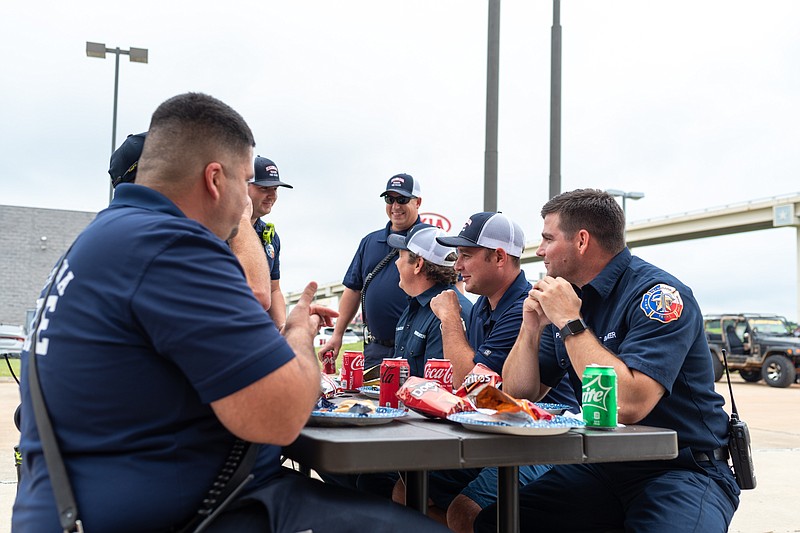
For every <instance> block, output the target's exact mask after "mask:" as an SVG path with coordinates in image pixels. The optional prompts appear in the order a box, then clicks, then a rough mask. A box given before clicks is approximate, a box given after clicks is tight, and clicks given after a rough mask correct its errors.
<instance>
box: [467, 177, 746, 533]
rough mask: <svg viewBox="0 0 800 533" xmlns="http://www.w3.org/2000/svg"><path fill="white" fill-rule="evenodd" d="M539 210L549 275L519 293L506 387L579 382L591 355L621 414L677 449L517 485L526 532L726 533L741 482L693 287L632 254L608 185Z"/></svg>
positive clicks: (566, 469) (488, 515)
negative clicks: (670, 455) (673, 436)
mask: <svg viewBox="0 0 800 533" xmlns="http://www.w3.org/2000/svg"><path fill="white" fill-rule="evenodd" d="M541 214H542V218H543V219H544V228H543V230H542V242H541V244H540V246H539V249H538V250H537V251H536V253H537V255H538V256H539V257H541V258H542V259H543V260H544V264H545V267H546V268H547V276H545V277H544V278H543V279H541V280H539V281H538V282H536V284H535V285H534V287H533V289H532V290H531V291H530V294H529V296H528V298H527V299H526V300H525V304H524V311H523V321H522V327H521V328H520V331H519V338H518V339H517V341H516V343H515V345H514V348H513V349H512V350H511V353H510V354H509V356H508V359H507V360H506V364H505V367H504V368H503V389H504V390H505V392H507V393H509V394H511V395H513V396H516V397H524V398H528V399H530V400H538V399H539V398H541V397H542V396H543V395H544V394H545V393H546V392H547V391H548V389H549V387H551V386H554V385H556V384H557V383H559V381H560V380H562V379H563V378H564V376H565V375H566V376H568V377H569V378H570V379H571V380H572V383H573V387H574V388H575V391H576V392H577V391H580V390H581V377H582V375H583V372H584V370H585V369H586V367H587V366H589V365H592V364H598V365H601V366H611V367H613V368H614V370H615V372H616V374H617V394H618V405H619V412H618V417H619V422H620V423H622V424H643V425H647V426H656V427H665V428H671V429H674V430H675V431H676V432H677V434H678V448H679V453H678V457H677V458H676V459H673V460H671V461H649V462H648V461H643V462H621V463H601V464H577V465H556V466H554V467H553V469H552V470H550V471H549V472H547V473H546V474H544V475H543V476H541V477H540V478H539V479H537V480H536V481H534V482H533V483H530V484H528V485H526V486H525V487H523V488H522V489H520V495H519V496H520V522H521V526H522V527H521V529H522V530H524V531H533V530H537V531H610V530H620V529H625V530H627V531H648V532H650V531H663V532H667V531H670V532H671V531H703V532H724V531H727V529H728V526H729V524H730V521H731V518H732V517H733V514H734V512H735V510H736V508H737V506H738V504H739V488H738V487H737V485H736V481H735V479H734V476H733V473H732V472H731V469H730V467H729V466H728V462H727V457H728V416H727V414H726V413H725V411H724V410H723V408H722V406H723V404H724V400H723V398H722V397H721V396H720V395H719V394H717V393H716V392H715V391H714V378H713V371H712V366H711V358H710V357H709V348H708V343H707V342H706V338H705V334H704V332H703V319H702V314H701V312H700V307H699V306H698V304H697V301H696V300H695V299H694V296H693V294H692V291H691V290H690V289H689V287H687V286H686V285H684V284H683V283H681V282H680V281H679V280H678V279H677V278H675V277H674V276H672V275H670V274H668V273H667V272H665V271H663V270H661V269H659V268H657V267H655V266H653V265H651V264H649V263H646V262H645V261H643V260H642V259H640V258H638V257H635V256H632V255H631V253H630V251H629V250H628V248H627V247H626V246H625V215H624V213H623V212H622V209H621V208H620V206H619V204H618V203H617V202H616V201H615V200H614V198H613V197H612V196H611V195H609V194H608V193H605V192H603V191H599V190H595V189H578V190H575V191H571V192H565V193H562V194H560V195H558V196H555V197H553V198H552V199H551V200H550V201H548V202H547V203H546V204H545V205H544V207H543V208H542V212H541ZM496 517H497V514H496V508H495V507H494V506H491V507H487V508H486V509H484V510H483V511H482V513H481V514H480V516H479V517H478V519H477V521H476V528H475V529H476V531H494V530H495V528H496V525H495V521H496Z"/></svg>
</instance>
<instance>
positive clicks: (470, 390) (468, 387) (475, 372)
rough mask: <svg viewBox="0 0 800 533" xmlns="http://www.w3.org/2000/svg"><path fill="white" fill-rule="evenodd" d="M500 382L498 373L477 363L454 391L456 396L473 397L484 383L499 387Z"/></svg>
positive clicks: (501, 379) (501, 381)
mask: <svg viewBox="0 0 800 533" xmlns="http://www.w3.org/2000/svg"><path fill="white" fill-rule="evenodd" d="M502 383H503V378H501V377H500V374H498V373H497V372H495V371H494V370H492V369H491V368H489V367H488V366H486V365H484V364H483V363H478V364H476V365H475V367H474V368H473V369H472V370H471V371H470V373H469V374H467V375H466V377H465V378H464V383H462V384H461V386H460V387H459V388H458V390H457V391H456V396H461V397H462V398H470V399H473V398H474V397H475V395H476V394H478V393H479V392H480V390H481V389H482V388H483V387H485V386H486V385H491V386H493V387H499V386H500V385H501V384H502Z"/></svg>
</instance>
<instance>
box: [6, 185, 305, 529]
mask: <svg viewBox="0 0 800 533" xmlns="http://www.w3.org/2000/svg"><path fill="white" fill-rule="evenodd" d="M55 276H56V278H55V284H54V286H53V288H52V289H51V291H50V292H49V294H48V296H47V300H46V302H47V303H46V309H47V312H46V314H45V315H44V317H43V320H42V326H41V327H40V329H39V331H40V335H39V336H40V342H39V344H37V356H36V357H37V361H38V366H39V375H40V381H41V384H42V389H43V391H44V396H45V398H46V401H47V405H48V410H49V412H50V416H51V418H52V420H53V425H54V427H55V428H56V432H57V434H58V438H59V441H60V443H61V445H62V450H61V451H62V454H63V456H64V460H65V464H66V467H67V470H68V472H69V475H70V481H71V483H72V487H73V490H74V492H75V496H76V499H77V503H78V506H79V508H80V511H81V515H82V518H83V521H84V524H85V525H86V526H87V528H88V529H91V530H96V531H115V530H120V526H121V525H122V524H124V526H125V527H126V528H128V529H129V530H136V531H153V530H157V529H163V528H165V527H167V526H171V525H175V524H181V523H183V522H184V521H186V520H187V519H188V518H189V517H190V515H191V514H192V513H193V512H194V511H196V509H197V507H198V505H199V503H200V501H201V499H202V498H203V496H204V495H205V493H206V492H207V491H208V490H209V488H210V487H211V483H212V481H213V479H214V478H215V477H216V475H217V473H218V472H219V471H220V469H221V466H222V464H223V462H224V459H225V457H226V456H227V455H228V452H229V450H230V448H231V445H232V442H233V436H232V435H231V434H230V433H229V432H228V431H227V430H226V429H225V428H224V427H223V426H222V424H221V423H220V422H219V420H218V419H217V417H216V416H215V414H214V412H213V411H212V409H211V407H210V405H209V403H210V402H213V401H215V400H219V399H221V398H223V397H225V396H228V395H230V394H232V393H234V392H236V391H238V390H240V389H242V388H244V387H246V386H248V385H250V384H251V383H253V382H255V381H257V380H259V379H261V378H262V377H264V376H266V375H268V374H269V373H271V372H273V371H274V370H276V369H278V368H279V367H281V366H282V365H284V364H285V363H286V362H288V361H289V360H291V359H292V358H294V353H293V351H292V349H291V348H290V347H289V346H288V344H287V343H286V342H285V340H284V339H283V337H282V336H281V335H280V334H279V333H278V331H277V329H276V328H275V327H274V325H273V324H272V322H271V319H270V318H269V315H268V314H267V313H265V312H264V311H263V309H262V308H261V306H260V305H259V303H258V301H257V300H256V299H255V297H254V296H253V294H252V291H251V290H250V288H249V287H248V285H247V283H246V281H245V278H244V273H243V272H242V269H241V266H240V265H239V262H238V261H237V259H236V258H235V257H234V256H233V254H232V253H231V252H230V250H229V248H228V247H227V245H226V244H225V242H224V241H222V240H220V239H219V238H218V237H217V236H215V235H214V234H212V233H211V232H210V231H209V230H208V229H207V228H205V227H204V226H202V225H201V224H199V223H198V222H196V221H194V220H191V219H189V218H187V217H185V216H184V214H183V213H182V212H181V211H180V210H179V209H178V207H177V206H176V205H175V204H174V203H172V202H171V201H170V200H168V199H167V198H166V197H164V196H162V195H161V194H160V193H158V192H156V191H154V190H152V189H149V188H146V187H143V186H141V185H135V184H122V185H120V186H119V187H118V188H117V189H116V195H115V198H114V200H113V202H112V204H111V206H110V207H109V208H108V209H106V210H104V211H102V212H101V213H99V214H98V215H97V217H96V219H95V220H94V221H93V222H92V223H91V224H90V225H89V226H88V227H87V228H86V229H85V230H84V232H83V233H82V234H81V235H80V236H79V237H78V238H77V240H76V241H75V243H74V245H73V246H72V248H71V250H70V251H69V252H68V253H67V255H66V260H65V261H64V262H63V264H62V266H61V268H60V269H59V270H58V271H57V272H56V273H55ZM27 372H28V353H27V352H23V365H22V373H23V379H22V385H21V395H22V428H21V430H22V431H21V432H22V436H21V449H22V452H23V457H24V461H23V466H22V470H23V472H22V481H21V483H20V486H19V492H18V495H17V500H16V503H15V507H14V517H13V521H14V529H15V530H18V531H56V530H60V529H59V528H58V518H57V514H56V508H55V503H54V500H53V495H52V491H51V488H50V482H49V479H48V475H47V469H46V466H45V464H44V459H43V457H42V452H41V443H40V441H39V436H38V432H37V431H36V427H35V424H34V417H33V412H32V411H31V398H30V391H29V389H28V386H27V383H28V382H27ZM269 455H272V457H273V459H272V460H271V461H262V462H261V463H260V464H261V468H262V470H260V471H257V472H254V473H255V474H256V476H257V478H258V479H260V480H263V479H266V478H268V477H269V476H271V475H273V474H275V473H277V472H278V471H279V456H280V448H278V447H276V446H264V447H263V448H262V456H269Z"/></svg>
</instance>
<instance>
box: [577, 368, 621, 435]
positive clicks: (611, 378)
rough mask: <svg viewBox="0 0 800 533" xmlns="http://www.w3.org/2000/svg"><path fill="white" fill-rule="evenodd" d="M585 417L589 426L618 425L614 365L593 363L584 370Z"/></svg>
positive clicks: (608, 426)
mask: <svg viewBox="0 0 800 533" xmlns="http://www.w3.org/2000/svg"><path fill="white" fill-rule="evenodd" d="M581 393H582V394H581V396H582V402H581V403H582V405H583V419H584V421H586V426H587V427H594V428H615V427H617V373H616V372H615V371H614V367H612V366H600V365H591V366H587V367H586V370H585V371H584V372H583V386H582V391H581Z"/></svg>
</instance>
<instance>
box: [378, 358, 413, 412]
mask: <svg viewBox="0 0 800 533" xmlns="http://www.w3.org/2000/svg"><path fill="white" fill-rule="evenodd" d="M410 373H411V369H410V368H409V366H408V361H406V360H405V359H403V358H402V357H397V358H393V359H384V360H383V362H382V363H381V392H380V395H379V396H378V402H379V403H380V404H381V406H382V407H394V408H395V409H403V408H404V407H405V406H404V405H403V402H402V401H400V400H399V399H398V398H397V391H398V390H400V387H402V386H403V383H405V382H406V380H407V379H408V376H409V374H410Z"/></svg>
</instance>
